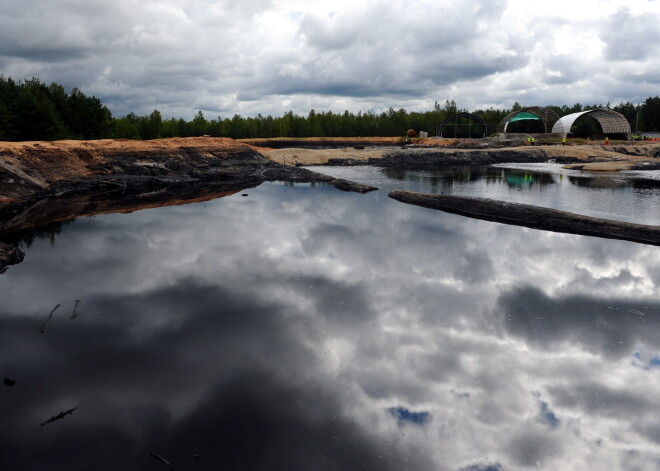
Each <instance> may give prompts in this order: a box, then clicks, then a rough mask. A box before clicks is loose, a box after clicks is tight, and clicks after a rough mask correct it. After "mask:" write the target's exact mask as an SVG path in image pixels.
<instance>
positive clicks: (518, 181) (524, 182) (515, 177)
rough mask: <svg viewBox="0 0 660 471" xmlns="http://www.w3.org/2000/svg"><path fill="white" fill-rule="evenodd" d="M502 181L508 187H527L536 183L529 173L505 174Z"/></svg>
mask: <svg viewBox="0 0 660 471" xmlns="http://www.w3.org/2000/svg"><path fill="white" fill-rule="evenodd" d="M504 179H505V180H506V182H507V184H508V185H509V186H515V187H523V186H529V185H531V184H532V183H534V182H535V181H536V179H535V178H534V175H532V174H531V173H524V174H520V173H511V172H507V173H506V174H505V175H504Z"/></svg>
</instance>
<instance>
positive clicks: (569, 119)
mask: <svg viewBox="0 0 660 471" xmlns="http://www.w3.org/2000/svg"><path fill="white" fill-rule="evenodd" d="M583 115H589V116H591V117H592V118H595V119H596V121H598V124H600V127H601V128H602V129H603V134H625V135H626V137H628V138H629V137H630V134H631V130H630V123H628V120H627V119H626V118H625V116H623V115H622V114H621V113H617V112H616V111H612V110H608V109H607V108H600V109H597V110H587V111H580V112H578V113H573V114H569V115H566V116H563V117H561V118H560V119H559V120H558V121H557V122H556V123H555V125H554V126H553V127H552V132H553V133H558V134H563V135H564V136H566V135H567V134H568V133H570V132H571V127H573V124H574V123H575V121H577V120H578V118H580V117H581V116H583Z"/></svg>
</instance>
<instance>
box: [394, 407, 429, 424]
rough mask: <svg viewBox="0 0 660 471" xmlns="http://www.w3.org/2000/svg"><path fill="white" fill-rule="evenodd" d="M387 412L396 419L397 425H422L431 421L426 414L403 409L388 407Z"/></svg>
mask: <svg viewBox="0 0 660 471" xmlns="http://www.w3.org/2000/svg"><path fill="white" fill-rule="evenodd" d="M387 411H388V412H389V413H390V414H392V415H393V416H394V417H396V419H397V421H398V422H399V425H403V424H404V423H411V424H415V425H424V424H426V423H428V422H429V421H430V420H431V414H429V413H428V412H412V411H409V410H408V409H406V408H405V407H390V408H389V409H387Z"/></svg>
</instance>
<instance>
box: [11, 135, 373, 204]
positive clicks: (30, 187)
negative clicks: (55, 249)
mask: <svg viewBox="0 0 660 471" xmlns="http://www.w3.org/2000/svg"><path fill="white" fill-rule="evenodd" d="M272 180H285V181H300V182H304V181H308V182H312V181H314V182H321V181H323V182H326V183H329V184H330V185H334V186H336V187H337V188H340V189H343V190H350V191H368V190H369V189H368V188H359V186H351V185H350V184H349V182H345V181H339V180H335V179H330V180H328V177H327V176H325V175H320V174H317V173H314V172H310V171H308V170H304V169H297V168H295V167H291V166H287V165H282V164H278V163H276V162H273V161H272V160H269V159H266V158H265V157H264V156H263V155H262V154H261V153H259V151H257V150H256V149H255V148H254V147H251V146H248V145H246V144H243V143H241V142H238V141H235V140H233V139H224V138H210V137H196V138H173V139H157V140H153V141H131V140H124V139H118V140H113V139H106V140H98V141H55V142H0V209H1V206H3V205H7V204H16V203H21V202H25V201H27V200H29V199H34V198H39V197H46V196H48V197H50V196H54V195H63V194H70V193H84V192H94V191H97V192H98V191H99V190H101V189H102V188H103V187H108V186H110V187H116V188H122V189H124V190H126V191H145V190H153V189H155V188H158V187H163V186H164V185H171V184H189V185H195V186H198V187H201V186H207V187H208V186H213V185H216V186H217V185H218V184H221V185H225V186H226V185H229V184H233V186H241V185H253V184H258V183H260V182H263V181H272Z"/></svg>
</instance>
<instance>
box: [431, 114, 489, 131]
mask: <svg viewBox="0 0 660 471" xmlns="http://www.w3.org/2000/svg"><path fill="white" fill-rule="evenodd" d="M459 118H468V119H470V122H469V123H468V124H458V119H459ZM451 121H456V122H455V123H454V124H453V125H452V124H450V122H451ZM472 121H476V122H477V123H476V124H474V126H475V127H483V133H482V136H483V137H487V136H488V123H487V122H486V121H484V120H483V119H482V118H481V117H479V116H477V115H474V114H471V113H465V112H463V113H458V114H455V115H453V116H450V117H449V118H447V119H445V120H444V121H443V122H441V123H440V124H439V125H438V129H437V130H436V135H438V136H440V137H444V135H443V127H444V129H446V128H452V127H453V128H454V137H456V136H457V127H458V126H468V135H469V136H471V135H472V126H473V124H472Z"/></svg>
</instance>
